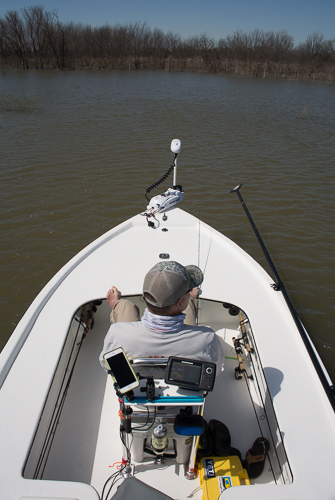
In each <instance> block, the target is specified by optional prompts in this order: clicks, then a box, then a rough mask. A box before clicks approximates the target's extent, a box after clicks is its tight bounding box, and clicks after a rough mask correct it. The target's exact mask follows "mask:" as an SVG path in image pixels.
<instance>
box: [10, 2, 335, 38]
mask: <svg viewBox="0 0 335 500" xmlns="http://www.w3.org/2000/svg"><path fill="white" fill-rule="evenodd" d="M31 5H44V7H45V8H46V10H49V11H52V10H54V9H56V10H57V11H58V16H59V19H60V20H61V21H63V22H66V21H74V22H76V23H83V24H90V25H91V26H102V25H104V24H106V23H108V24H110V25H114V24H117V23H119V24H127V23H130V22H135V21H142V22H144V21H145V22H147V24H148V25H149V27H151V28H160V29H162V30H163V31H164V32H165V33H167V32H168V31H173V32H174V33H179V34H180V35H181V36H182V37H185V38H186V37H188V36H193V35H199V34H202V33H207V34H208V35H209V36H210V37H212V38H214V39H215V40H218V39H220V38H223V37H225V36H227V35H228V34H231V33H233V32H234V31H236V30H243V31H252V30H254V29H255V28H259V29H261V30H264V31H268V30H273V31H279V30H286V31H287V32H288V33H289V34H290V35H292V36H293V37H294V41H295V43H296V44H298V43H300V42H303V41H305V40H306V37H307V35H309V34H311V33H313V32H314V31H319V32H320V33H323V34H324V36H325V38H326V39H334V38H335V0H166V1H157V0H44V1H40V2H39V1H38V0H35V1H34V0H33V1H31V0H0V16H2V15H3V14H4V13H5V11H6V10H10V9H14V10H19V9H21V8H22V7H28V6H31Z"/></svg>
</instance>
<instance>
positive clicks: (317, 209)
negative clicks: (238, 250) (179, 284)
mask: <svg viewBox="0 0 335 500" xmlns="http://www.w3.org/2000/svg"><path fill="white" fill-rule="evenodd" d="M10 93H11V94H13V95H14V96H15V97H18V98H21V97H28V98H31V99H34V100H35V101H36V102H37V105H38V109H36V110H34V111H27V112H22V111H20V112H19V111H6V112H5V111H0V153H1V156H0V166H1V173H0V175H1V191H0V209H1V225H0V230H1V282H0V287H1V318H2V328H1V333H0V341H1V344H0V348H2V347H3V345H4V344H5V342H6V341H7V339H8V338H9V336H10V335H11V333H12V331H13V329H14V328H15V325H16V324H17V323H18V321H19V320H20V318H21V317H22V315H23V313H24V312H25V310H26V309H27V307H28V306H29V304H30V303H31V302H32V300H33V299H34V297H35V296H36V294H37V293H38V292H39V291H40V290H41V289H42V288H43V286H44V285H45V284H46V283H47V282H48V280H49V279H50V278H51V277H52V276H53V275H54V274H55V272H56V271H57V270H58V269H60V267H61V266H62V265H64V264H65V263H66V262H67V261H68V260H69V259H70V258H71V257H72V256H73V255H74V254H76V253H77V252H78V251H79V250H81V249H82V248H83V247H84V246H85V245H87V244H88V243H90V242H91V241H92V240H94V239H95V238H96V237H98V236H99V235H101V234H102V233H104V232H105V231H107V230H108V229H110V228H111V227H113V226H115V225H116V224H118V223H120V222H122V221H124V220H125V219H127V218H128V217H130V216H132V215H134V214H136V213H138V212H140V211H142V210H143V209H144V208H145V206H146V200H145V197H144V191H145V189H146V188H147V187H148V186H149V185H151V184H152V183H153V182H155V181H156V180H157V179H158V178H160V177H161V175H163V174H164V173H165V172H166V170H167V169H168V167H169V166H170V164H171V160H172V154H171V153H170V149H169V147H170V142H171V140H172V139H173V138H175V137H178V138H180V139H181V140H182V141H183V151H182V153H181V154H180V156H179V159H178V183H181V184H182V185H183V187H184V189H185V191H186V200H185V201H184V202H183V204H182V205H181V208H183V209H185V210H187V211H189V212H191V213H193V214H194V215H196V216H199V215H200V218H201V219H203V220H204V221H205V222H207V223H209V224H211V225H212V226H213V227H215V228H216V229H218V230H219V231H221V232H224V233H225V234H226V235H227V236H228V237H230V238H232V239H233V240H234V241H235V242H236V243H238V244H239V245H240V246H242V247H243V248H244V249H245V250H247V251H248V252H249V253H250V254H251V255H252V256H253V257H254V258H256V260H258V261H259V262H260V263H261V264H262V265H264V267H266V263H265V259H264V258H263V256H262V252H261V250H260V248H259V245H258V242H257V240H256V237H255V236H254V234H253V232H252V229H251V227H250V225H249V222H248V220H247V218H246V216H245V214H244V211H243V209H242V207H241V205H240V203H239V201H238V199H237V197H236V195H234V194H229V190H230V189H231V188H233V187H234V186H235V185H237V184H239V183H243V184H244V186H243V188H242V191H241V193H242V195H243V197H244V199H245V202H246V204H247V206H248V208H249V210H250V212H251V214H252V216H253V218H254V220H255V222H256V224H257V227H258V229H259V231H260V233H261V235H262V236H263V239H264V241H265V243H266V245H267V248H268V250H269V252H270V254H271V256H272V259H273V260H274V262H275V265H276V267H277V269H278V272H279V274H280V277H281V279H282V280H283V281H284V283H285V284H286V288H287V290H288V292H289V295H290V297H291V300H292V302H293V304H294V305H295V307H296V308H297V310H298V312H299V314H300V316H301V318H302V320H303V322H304V324H305V326H306V328H307V330H308V332H309V334H310V336H311V337H312V339H313V341H314V343H315V345H316V347H317V349H318V351H319V353H320V354H321V357H322V359H323V360H324V362H325V364H326V367H327V369H328V371H329V372H330V374H331V376H332V378H333V379H335V333H334V329H335V306H334V302H335V301H334V299H335V279H334V278H335V262H334V251H335V236H334V209H335V197H334V190H335V173H334V157H335V155H334V153H335V142H334V136H335V106H334V103H335V86H334V85H327V84H321V83H315V82H314V83H313V82H306V83H304V82H291V81H283V80H281V81H277V80H270V79H268V80H262V79H244V78H234V77H222V76H218V75H204V74H186V73H185V74H183V73H176V74H169V73H166V72H151V71H150V72H149V71H148V72H139V73H137V72H108V71H106V72H89V71H88V72H86V71H83V72H56V71H41V72H34V71H31V72H23V71H9V72H6V73H5V74H2V75H1V76H0V98H1V97H2V96H4V95H8V94H10ZM171 184H172V179H171V180H170V179H169V180H168V181H166V182H165V183H164V184H163V185H162V186H161V188H162V190H163V188H164V189H165V188H168V187H170V185H171ZM159 192H160V188H158V189H157V190H155V191H153V192H152V194H158V193H159ZM222 265H224V263H222ZM266 269H267V267H266ZM111 284H113V277H112V276H111ZM116 285H117V283H116ZM241 286H243V283H241ZM270 334H271V325H269V335H270ZM273 348H274V349H275V348H276V347H275V346H273Z"/></svg>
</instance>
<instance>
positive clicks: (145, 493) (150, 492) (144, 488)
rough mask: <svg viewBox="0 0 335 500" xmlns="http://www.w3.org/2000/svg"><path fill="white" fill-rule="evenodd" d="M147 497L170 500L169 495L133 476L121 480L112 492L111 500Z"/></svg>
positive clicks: (139, 499)
mask: <svg viewBox="0 0 335 500" xmlns="http://www.w3.org/2000/svg"><path fill="white" fill-rule="evenodd" d="M148 498H150V500H172V498H171V497H169V496H167V495H165V494H164V493H162V492H161V491H158V490H156V488H153V487H152V486H149V485H148V484H146V483H143V482H142V481H140V480H139V479H137V478H136V477H133V476H130V477H128V478H127V479H125V480H124V481H123V483H122V484H121V485H120V486H119V487H118V489H117V490H116V493H114V495H113V497H112V500H125V499H127V500H148Z"/></svg>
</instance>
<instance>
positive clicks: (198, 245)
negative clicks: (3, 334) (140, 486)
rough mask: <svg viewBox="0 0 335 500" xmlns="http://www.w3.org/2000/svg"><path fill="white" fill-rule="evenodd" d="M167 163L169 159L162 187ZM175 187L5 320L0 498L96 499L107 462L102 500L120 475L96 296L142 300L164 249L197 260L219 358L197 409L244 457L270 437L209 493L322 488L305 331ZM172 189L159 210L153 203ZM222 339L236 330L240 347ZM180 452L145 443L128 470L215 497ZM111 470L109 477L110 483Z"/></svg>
mask: <svg viewBox="0 0 335 500" xmlns="http://www.w3.org/2000/svg"><path fill="white" fill-rule="evenodd" d="M178 151H179V150H178ZM175 158H176V155H175ZM176 168H177V167H176V162H175V168H174V170H175V177H174V183H173V185H174V186H176ZM182 197H183V192H182V191H181V188H179V187H178V188H174V189H172V190H168V191H167V192H166V193H165V195H164V196H161V197H160V198H159V197H158V198H154V199H153V202H152V203H151V207H152V208H151V209H147V211H146V213H147V214H148V213H150V215H151V216H150V217H147V216H143V214H138V215H136V216H134V217H132V218H130V219H129V220H126V221H125V222H123V223H122V224H120V225H119V226H117V227H115V228H113V229H111V230H110V231H108V232H107V233H106V234H104V235H103V236H101V237H100V238H98V239H97V240H95V241H94V242H93V243H91V244H90V245H89V246H87V247H86V248H84V249H83V250H82V251H81V252H80V253H79V254H78V255H76V256H75V257H74V258H73V259H72V260H71V261H70V262H68V264H66V265H65V266H64V267H63V268H62V269H61V270H60V271H59V272H58V273H57V274H56V275H55V276H54V277H53V279H52V280H51V281H50V282H49V283H48V284H47V285H46V286H45V287H44V289H43V290H42V291H41V292H40V294H39V295H38V296H37V297H36V299H35V300H34V301H33V303H32V304H31V306H30V307H29V309H28V310H27V312H26V313H25V315H24V316H23V318H22V320H21V321H20V323H19V324H18V326H17V327H16V329H15V331H14V333H13V334H12V336H11V338H10V339H9V341H8V343H7V345H6V346H5V348H4V349H3V351H2V353H1V355H0V386H1V391H0V422H1V446H0V450H1V451H0V471H1V473H0V474H1V487H0V498H1V499H4V500H14V499H15V500H19V499H28V498H29V499H30V500H32V499H39V500H42V499H44V500H46V499H58V500H60V499H64V500H65V499H67V500H69V499H80V500H97V499H99V498H100V497H101V494H102V491H103V487H104V485H105V483H106V480H107V479H108V478H109V477H110V476H112V475H113V474H114V473H115V475H113V476H112V478H111V480H110V482H109V483H108V484H107V487H106V488H105V491H104V500H105V499H106V498H107V497H108V499H109V498H111V497H112V496H113V494H114V493H115V492H116V491H117V486H119V485H120V484H121V483H122V481H125V482H126V481H127V479H124V476H122V470H121V469H122V467H121V468H120V461H121V457H122V450H123V448H122V443H121V440H120V433H119V427H120V418H119V415H118V410H119V402H118V399H117V397H116V395H115V391H114V388H113V380H112V378H111V377H109V376H106V373H105V372H104V371H103V370H102V369H101V366H100V364H99V361H98V357H99V354H100V351H101V349H102V345H103V339H104V337H105V335H106V332H107V330H108V328H109V312H110V308H109V305H108V303H107V301H106V300H105V299H104V297H105V295H106V291H107V290H108V289H109V288H110V286H111V285H113V284H115V285H117V287H118V288H119V290H120V291H121V292H122V295H123V296H124V297H128V298H130V299H131V300H133V301H134V302H135V303H136V304H137V305H138V306H139V308H140V310H141V312H142V311H143V310H144V302H143V301H142V300H141V294H142V284H143V278H144V276H145V274H146V272H147V271H148V270H149V269H150V268H151V267H153V265H155V264H156V263H157V262H159V261H160V260H162V259H165V258H168V259H170V260H174V261H177V262H180V263H182V264H185V265H186V264H196V265H198V266H199V267H200V268H201V269H202V270H203V272H204V276H205V279H204V282H203V284H202V288H201V295H200V299H199V318H198V320H199V324H201V325H207V326H210V327H212V328H213V329H214V330H215V331H216V333H217V335H218V336H219V337H220V339H221V343H222V345H223V349H224V353H225V364H224V371H223V372H222V373H220V374H219V375H218V377H217V379H216V382H215V386H214V390H213V392H210V393H209V394H208V396H207V397H206V399H205V406H204V414H203V416H204V418H205V420H206V421H209V420H211V419H217V420H220V421H221V422H223V423H224V424H225V425H226V426H227V427H228V429H229V431H230V435H231V444H232V446H233V447H234V448H237V449H239V450H240V452H241V455H242V459H243V458H244V457H245V455H246V452H247V451H248V450H249V449H250V448H251V447H252V445H253V443H254V441H255V440H256V439H257V438H258V437H260V436H263V437H265V438H266V439H267V441H268V443H269V450H268V452H267V454H266V459H265V464H264V469H263V472H262V474H261V475H260V476H259V477H257V478H255V479H250V483H251V485H247V484H243V485H241V486H234V487H231V488H227V489H225V490H223V491H222V493H221V496H220V498H222V499H224V500H226V499H229V498H230V499H242V498H243V499H250V500H251V499H257V500H260V499H274V500H276V499H278V500H279V499H280V500H284V499H287V500H288V499H290V500H292V499H304V500H306V499H322V500H334V498H335V474H334V465H335V458H334V457H335V418H334V400H332V383H331V381H330V379H329V377H328V375H327V373H326V370H325V369H324V367H323V365H322V363H321V361H320V360H319V358H318V355H317V353H316V351H315V349H314V347H313V345H312V343H311V341H310V340H309V337H308V335H307V332H305V330H304V329H303V327H302V325H300V327H301V328H299V325H298V324H297V320H296V319H294V317H293V316H292V311H290V309H289V307H288V305H287V302H286V301H285V296H284V295H283V293H282V291H283V289H281V286H278V285H280V284H278V283H277V286H273V279H272V278H271V277H270V276H269V275H268V274H267V273H266V272H265V270H264V269H263V268H262V267H261V266H260V265H259V264H258V263H257V262H255V261H254V260H253V259H252V258H251V257H250V256H249V255H248V254H247V253H246V252H244V250H242V249H241V248H240V247H238V246H237V245H236V244H235V243H233V242H232V241H231V240H229V239H228V238H226V237H225V236H224V235H222V234H220V233H219V232H218V231H216V230H215V229H213V228H212V227H210V226H208V225H207V224H205V223H203V222H202V221H200V220H199V219H198V218H196V217H194V216H193V215H190V214H188V213H186V212H184V211H183V210H181V209H180V208H177V207H176V202H178V201H180V199H182ZM173 198H174V200H173V203H171V205H168V209H167V210H162V206H161V207H158V204H159V205H161V204H162V203H164V202H166V203H169V202H170V200H172V199H173ZM160 209H161V210H160ZM148 222H152V223H153V227H150V225H148ZM96 301H98V302H96ZM100 302H101V305H97V304H99V303H100ZM92 325H93V328H91V327H92ZM234 338H241V339H242V340H241V342H238V343H237V344H238V345H237V346H236V342H235V347H238V349H237V350H238V352H236V350H235V347H234V340H233V339H234ZM246 338H247V340H246ZM139 341H140V339H139ZM248 344H250V346H251V349H250V350H248V349H247V345H248ZM185 354H187V353H185ZM238 355H239V356H241V357H242V361H243V365H241V364H240V362H239V361H241V358H239V360H238ZM243 368H244V370H243ZM238 379H241V380H238ZM151 415H152V414H151V413H150V412H149V420H150V419H151V418H152V416H151ZM150 422H151V420H150ZM194 441H196V439H195V440H194ZM193 451H194V450H193ZM188 460H189V458H188V456H187V457H186V459H185V462H186V463H185V466H184V465H183V464H180V463H178V462H176V459H175V458H166V460H165V463H164V464H162V463H161V462H160V461H159V460H155V457H153V456H150V455H147V456H145V457H144V460H143V461H135V460H133V459H132V460H131V464H132V467H131V472H130V475H132V474H133V475H134V477H135V478H137V479H139V480H140V481H141V482H143V483H145V484H147V485H149V486H150V487H152V488H155V489H157V490H159V491H160V492H163V493H164V494H165V495H168V496H169V497H171V498H174V499H179V500H184V499H187V498H193V499H200V498H202V497H203V495H204V498H210V499H213V500H214V499H216V498H218V496H219V494H220V493H219V494H215V493H208V492H207V493H204V491H203V489H202V487H201V485H200V480H199V477H195V478H194V479H189V478H188V477H187V475H186V472H185V469H186V467H187V465H188V464H189V462H188ZM113 479H115V480H116V479H118V480H119V481H118V482H117V483H116V484H115V485H113V488H112V489H111V491H110V492H109V493H108V490H109V489H110V487H111V486H112V480H113ZM204 482H205V480H204V479H203V481H202V486H204ZM241 482H243V481H241ZM107 493H108V495H107ZM106 495H107V496H106ZM127 498H128V500H131V499H132V498H133V497H132V496H127ZM134 498H135V497H134ZM138 498H142V497H140V496H139V497H138Z"/></svg>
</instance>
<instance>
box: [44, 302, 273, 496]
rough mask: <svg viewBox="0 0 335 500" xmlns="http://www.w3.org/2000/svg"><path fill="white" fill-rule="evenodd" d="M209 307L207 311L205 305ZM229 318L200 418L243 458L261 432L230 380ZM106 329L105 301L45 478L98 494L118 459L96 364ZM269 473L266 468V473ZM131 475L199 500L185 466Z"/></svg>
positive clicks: (112, 411)
mask: <svg viewBox="0 0 335 500" xmlns="http://www.w3.org/2000/svg"><path fill="white" fill-rule="evenodd" d="M137 300H138V299H137ZM138 304H139V305H140V307H141V308H142V309H143V303H141V302H140V301H138ZM207 306H208V307H210V306H209V304H207ZM204 309H206V307H205V305H204ZM215 310H217V311H221V310H223V308H222V305H220V307H218V306H216V307H215V305H214V308H212V309H210V308H209V312H210V314H211V315H212V317H213V313H214V312H215ZM204 314H205V311H204ZM226 316H227V314H226ZM227 318H228V320H229V321H230V324H228V328H223V329H221V330H220V331H218V334H219V335H220V336H221V341H222V344H223V348H224V352H225V356H226V359H225V367H224V371H223V372H222V373H221V374H220V375H219V376H218V378H217V381H216V385H215V389H214V392H212V393H210V394H209V395H208V397H207V399H206V403H205V413H204V417H205V419H206V420H207V421H209V420H210V419H212V418H215V419H218V420H220V421H222V422H224V423H225V424H226V425H227V426H228V428H229V430H230V433H231V440H232V443H231V444H232V446H233V447H235V448H238V449H239V450H240V451H241V454H242V457H243V458H244V456H245V453H246V451H247V450H248V449H249V448H250V447H251V446H252V444H253V441H254V440H255V439H256V438H257V437H258V436H259V428H258V425H257V419H255V414H254V408H253V406H252V404H251V401H250V395H249V394H248V390H247V387H246V384H245V383H244V382H241V381H237V380H235V376H234V368H235V367H236V365H237V360H236V354H235V352H234V350H233V345H232V336H233V335H234V334H238V332H237V331H236V330H234V329H233V326H234V324H235V327H236V325H237V324H238V321H237V320H236V318H230V319H229V316H227ZM214 320H215V318H214V317H213V321H214ZM217 321H218V322H219V318H217ZM214 322H215V321H214ZM108 327H109V308H108V304H107V303H106V302H103V304H102V305H101V306H100V307H99V309H98V313H97V314H96V318H95V324H94V328H93V330H91V331H90V332H89V334H88V336H87V338H86V340H85V342H84V344H83V348H82V350H81V353H80V356H79V358H78V362H77V366H76V370H75V373H74V376H73V379H72V382H71V386H70V388H69V392H68V396H67V399H66V402H65V405H64V409H63V412H62V415H61V419H60V422H59V425H58V428H57V431H56V434H55V438H54V442H53V445H52V448H51V452H50V455H49V458H48V461H47V465H46V467H45V471H44V475H43V479H54V480H66V481H79V482H84V483H88V484H91V485H92V486H93V487H94V488H95V489H96V490H97V491H98V492H99V494H101V492H102V488H103V485H104V483H105V481H106V480H107V479H108V477H109V476H110V475H111V474H113V473H114V472H116V471H117V470H118V467H120V462H121V456H122V449H121V441H120V437H119V425H120V419H119V416H118V409H119V405H118V401H117V397H116V395H115V392H114V389H113V384H112V379H111V378H110V377H107V375H106V373H105V372H104V371H103V370H102V368H101V367H100V364H99V361H98V356H99V353H100V350H101V348H102V343H103V339H104V336H105V334H106V332H107V329H108ZM267 469H268V464H267V466H266V467H265V471H267ZM134 471H135V476H136V477H138V478H139V479H141V480H143V481H144V482H146V483H147V484H150V485H151V486H153V487H155V488H157V489H159V490H161V491H163V492H164V493H166V494H167V495H170V496H172V497H173V498H186V497H187V496H189V495H192V498H195V499H197V498H199V500H200V498H201V497H202V491H201V490H200V489H199V488H200V483H199V479H198V478H197V479H195V480H191V481H190V480H187V479H186V478H185V467H184V465H178V464H176V463H175V461H173V460H172V459H166V462H165V463H164V464H160V465H159V464H155V463H154V460H153V459H152V458H150V457H149V458H146V459H145V460H144V461H143V462H141V463H135V469H134ZM261 481H262V482H271V481H272V475H271V474H270V473H268V472H265V473H264V474H263V476H262V479H261ZM181 492H183V494H182V495H181Z"/></svg>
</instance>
